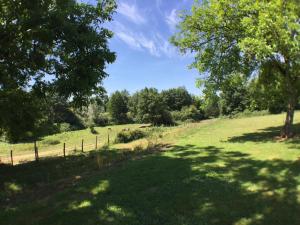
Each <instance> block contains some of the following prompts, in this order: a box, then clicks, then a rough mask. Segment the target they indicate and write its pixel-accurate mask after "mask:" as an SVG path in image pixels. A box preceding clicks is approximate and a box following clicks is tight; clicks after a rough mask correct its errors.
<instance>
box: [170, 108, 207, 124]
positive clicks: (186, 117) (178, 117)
mask: <svg viewBox="0 0 300 225" xmlns="http://www.w3.org/2000/svg"><path fill="white" fill-rule="evenodd" d="M171 114H172V118H173V119H174V120H175V121H190V122H193V121H199V120H202V119H203V118H204V115H203V113H202V112H201V111H200V110H199V109H197V108H196V106H194V105H191V106H185V107H183V108H182V109H181V111H172V112H171Z"/></svg>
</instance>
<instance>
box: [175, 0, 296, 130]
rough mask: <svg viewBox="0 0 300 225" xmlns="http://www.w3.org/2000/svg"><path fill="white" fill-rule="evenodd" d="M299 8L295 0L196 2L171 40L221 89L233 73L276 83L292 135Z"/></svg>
mask: <svg viewBox="0 0 300 225" xmlns="http://www.w3.org/2000/svg"><path fill="white" fill-rule="evenodd" d="M299 12H300V4H299V1H298V0H291V1H277V0H271V1H252V0H238V1H234V3H233V2H232V1H231V0H222V1H219V0H210V1H201V2H199V1H195V3H194V6H193V7H192V11H191V13H184V14H183V15H182V21H181V23H180V25H179V27H180V31H179V32H178V33H177V34H176V35H175V36H173V37H172V39H171V41H172V42H173V43H174V44H175V45H176V46H178V47H179V48H180V50H181V51H183V52H186V51H192V52H194V53H195V54H196V56H195V61H194V63H193V64H192V67H195V68H196V69H198V70H199V72H201V73H202V74H205V75H207V76H206V77H205V80H207V81H208V82H212V83H213V84H214V85H216V87H217V88H218V89H219V90H220V89H221V86H222V85H223V84H224V82H225V83H226V80H227V78H228V77H230V76H231V75H232V74H236V73H240V74H244V75H245V76H248V77H249V76H251V75H252V76H253V75H257V76H259V77H260V78H261V80H262V81H263V83H264V84H267V85H268V84H271V83H272V84H273V85H275V84H276V86H278V87H279V90H280V94H281V95H282V96H284V101H285V104H286V105H287V106H288V107H287V119H286V128H287V129H286V130H285V135H286V136H290V131H289V127H290V126H291V124H292V123H293V114H294V113H293V112H294V109H295V105H296V103H297V102H298V100H299V95H300V92H299V90H300V77H299V72H298V71H299V69H300V24H299ZM274 83H275V84H274Z"/></svg>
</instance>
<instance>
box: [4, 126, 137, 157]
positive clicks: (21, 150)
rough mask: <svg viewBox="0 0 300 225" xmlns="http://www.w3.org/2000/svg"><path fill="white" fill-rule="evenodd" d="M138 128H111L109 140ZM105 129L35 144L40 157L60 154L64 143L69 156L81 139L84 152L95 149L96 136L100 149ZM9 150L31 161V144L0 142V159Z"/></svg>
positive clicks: (68, 134) (105, 138)
mask: <svg viewBox="0 0 300 225" xmlns="http://www.w3.org/2000/svg"><path fill="white" fill-rule="evenodd" d="M139 126H140V124H126V125H116V126H111V128H112V130H111V131H110V140H114V139H115V136H116V134H117V133H118V132H119V131H120V130H122V129H124V128H130V129H135V128H138V127H139ZM107 128H108V127H96V128H95V130H96V131H97V134H92V133H91V131H90V129H85V130H79V131H71V132H65V133H60V134H55V135H49V136H46V137H43V138H42V139H41V140H39V141H38V142H37V145H38V148H39V152H40V155H43V153H48V152H49V151H51V152H52V153H54V154H55V153H59V154H62V146H63V143H64V142H65V143H66V151H67V153H70V154H71V153H72V151H73V150H74V149H75V148H76V149H77V150H80V149H81V140H82V139H84V149H85V150H86V151H87V150H92V149H94V148H95V140H96V136H98V146H99V147H101V146H103V145H104V144H106V143H107V134H108V129H107ZM10 150H13V151H14V155H15V156H16V155H23V154H26V155H28V154H30V156H31V158H32V159H33V143H20V144H8V143H5V142H0V158H1V156H2V157H5V158H4V159H9V154H10ZM4 159H3V160H4ZM6 161H7V160H6Z"/></svg>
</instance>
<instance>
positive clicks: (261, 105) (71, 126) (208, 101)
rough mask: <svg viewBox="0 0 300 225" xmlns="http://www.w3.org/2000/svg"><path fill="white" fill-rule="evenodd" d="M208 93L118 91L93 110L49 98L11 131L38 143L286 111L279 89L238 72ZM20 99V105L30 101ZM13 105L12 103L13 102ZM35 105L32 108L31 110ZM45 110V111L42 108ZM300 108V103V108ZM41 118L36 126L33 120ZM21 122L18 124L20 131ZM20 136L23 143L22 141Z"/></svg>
mask: <svg viewBox="0 0 300 225" xmlns="http://www.w3.org/2000/svg"><path fill="white" fill-rule="evenodd" d="M205 85H206V89H205V90H204V91H203V95H202V96H200V97H196V96H194V95H192V94H190V93H189V92H188V91H187V90H186V89H185V88H183V87H178V88H172V89H169V90H163V91H161V92H159V91H158V90H157V89H155V88H145V89H142V90H140V91H137V92H136V93H133V94H132V95H130V94H129V92H128V91H126V90H123V91H116V92H114V93H112V94H111V95H110V96H107V95H103V97H102V99H97V98H94V99H92V101H91V102H90V104H89V105H88V106H83V107H81V108H76V107H74V106H73V105H72V104H71V103H70V102H69V101H68V100H67V99H65V98H63V97H59V96H58V95H50V94H49V95H47V99H44V100H43V102H42V103H43V104H41V101H40V100H38V99H36V100H35V101H33V99H32V98H31V99H30V100H31V101H32V104H33V105H32V107H31V108H30V109H33V107H36V108H37V109H36V110H35V111H31V110H27V111H26V113H27V114H28V115H27V114H26V116H27V117H28V119H29V120H28V121H22V123H21V122H20V123H21V124H23V125H24V128H23V129H17V127H15V129H13V131H14V132H12V133H10V132H6V138H7V139H8V140H10V141H12V142H13V141H15V140H23V141H24V140H32V139H33V138H37V137H40V136H44V135H48V134H54V133H60V132H65V131H71V130H79V129H83V128H87V127H90V128H91V129H93V127H95V126H107V125H112V124H126V123H151V124H153V125H171V124H175V123H180V122H185V121H188V122H193V121H194V122H195V121H200V120H203V119H207V118H215V117H218V116H230V117H233V116H235V115H236V114H241V113H243V112H245V115H248V114H251V112H256V111H269V112H270V113H280V112H282V111H284V110H285V105H284V99H283V96H280V94H279V91H277V90H276V89H275V88H273V89H272V91H270V90H267V89H266V88H265V86H263V85H261V84H260V83H259V81H258V80H256V79H245V77H244V76H242V75H240V74H235V75H232V76H231V77H230V79H227V81H226V85H224V87H223V88H222V89H221V90H220V91H216V90H215V89H214V88H212V87H209V85H208V83H206V84H205ZM25 97H26V96H24V97H23V98H18V99H17V100H16V101H14V103H15V104H20V103H19V101H24V98H25ZM11 105H12V104H11ZM28 107H29V106H28ZM38 107H39V108H38ZM297 107H299V104H298V105H297ZM37 113H39V114H41V117H38V118H39V120H37V121H36V122H35V123H34V124H31V122H30V118H31V117H36V116H37V115H36V114H37ZM19 126H20V124H18V127H19ZM16 138H17V139H16Z"/></svg>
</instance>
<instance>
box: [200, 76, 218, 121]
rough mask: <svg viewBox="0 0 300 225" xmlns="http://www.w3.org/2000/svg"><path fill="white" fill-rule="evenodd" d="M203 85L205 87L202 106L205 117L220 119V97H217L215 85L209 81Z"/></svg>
mask: <svg viewBox="0 0 300 225" xmlns="http://www.w3.org/2000/svg"><path fill="white" fill-rule="evenodd" d="M201 85H203V86H204V89H203V96H202V98H203V100H202V104H201V110H202V111H203V112H204V117H205V118H211V117H218V116H219V115H220V107H219V101H220V97H219V96H218V95H217V90H216V88H215V85H214V84H213V83H212V82H209V81H205V82H202V83H201Z"/></svg>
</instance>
